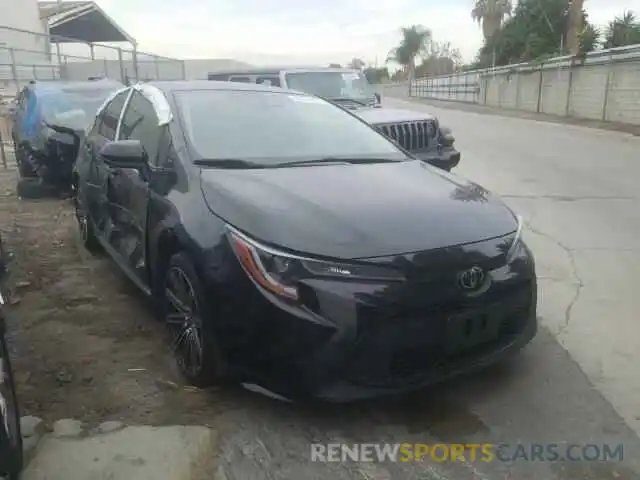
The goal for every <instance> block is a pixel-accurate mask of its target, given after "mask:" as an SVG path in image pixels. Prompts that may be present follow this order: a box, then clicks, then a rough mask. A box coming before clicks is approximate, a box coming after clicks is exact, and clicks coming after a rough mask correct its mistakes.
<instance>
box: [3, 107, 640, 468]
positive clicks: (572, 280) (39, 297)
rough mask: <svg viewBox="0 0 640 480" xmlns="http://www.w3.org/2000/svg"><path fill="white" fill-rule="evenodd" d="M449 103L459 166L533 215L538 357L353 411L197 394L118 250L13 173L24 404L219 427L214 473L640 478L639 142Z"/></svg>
mask: <svg viewBox="0 0 640 480" xmlns="http://www.w3.org/2000/svg"><path fill="white" fill-rule="evenodd" d="M389 103H390V105H395V106H401V107H403V108H416V109H420V110H427V111H435V110H434V109H433V108H430V107H428V106H425V105H423V104H413V103H410V102H406V101H396V100H390V101H389ZM435 113H437V114H438V116H439V117H440V118H441V121H442V123H445V124H446V125H447V126H449V127H451V128H452V129H453V131H454V133H455V134H456V137H457V143H458V146H459V149H460V150H461V151H462V153H463V160H462V164H461V167H460V169H459V173H461V174H463V175H464V176H466V177H468V178H470V179H472V180H475V181H478V182H479V183H482V184H483V185H485V186H487V187H489V188H491V189H493V190H495V191H496V192H497V193H499V194H501V195H503V197H504V198H505V200H506V201H507V202H508V203H509V204H510V205H512V206H513V207H514V208H515V209H516V210H518V211H519V212H520V213H521V214H523V215H524V217H525V219H526V221H527V223H528V225H529V229H528V231H527V239H528V241H529V242H530V244H531V246H532V247H533V250H534V253H535V254H536V257H537V260H538V268H539V271H538V274H539V277H540V285H541V287H540V288H541V298H540V300H539V301H540V307H539V308H540V311H539V313H540V315H541V322H542V325H543V328H542V330H541V332H540V334H539V335H538V337H537V338H536V339H535V340H534V342H533V343H532V344H531V345H530V346H529V347H528V348H527V349H525V351H524V352H523V353H522V355H520V356H519V357H517V358H515V359H514V360H513V361H511V362H509V363H506V364H501V365H497V366H495V367H493V368H490V369H488V370H486V371H483V372H481V373H480V374H476V375H474V376H471V377H463V378H458V379H455V380H453V381H450V382H447V383H445V384H442V385H438V386H435V387H432V388H429V389H427V390H424V391H421V392H417V393H416V394H413V395H410V396H406V397H401V398H394V399H386V400H378V401H370V402H365V403H359V404H355V405H327V404H311V403H306V404H289V403H284V402H279V401H276V400H272V399H270V398H267V397H263V396H260V395H257V394H254V393H251V392H247V391H245V390H243V389H241V388H231V387H225V388H220V389H212V390H206V391H200V390H195V389H192V388H189V387H186V386H184V385H183V384H182V383H181V379H180V378H179V376H178V375H177V372H176V370H175V368H174V366H173V364H172V361H171V356H170V354H169V348H168V342H167V339H166V338H165V335H164V330H163V328H162V326H161V325H160V324H158V323H157V322H156V321H155V320H154V319H153V317H152V315H151V313H150V309H149V308H148V307H147V305H146V304H145V301H144V299H143V298H142V297H141V296H140V295H138V294H137V293H136V291H135V288H134V287H133V286H131V285H130V284H129V282H128V281H127V280H126V279H125V278H124V276H122V275H121V274H120V273H119V272H118V271H117V269H116V267H115V266H113V265H112V264H111V262H110V261H109V260H107V259H106V258H102V257H92V256H90V255H89V254H87V253H86V252H84V251H83V250H82V249H81V248H80V247H79V242H78V240H77V236H76V229H75V224H74V219H73V216H72V209H71V205H70V204H69V202H68V201H64V200H42V201H26V200H18V199H17V198H16V197H15V194H14V192H15V178H16V172H15V171H13V170H9V171H4V172H1V173H0V228H1V229H2V235H3V237H4V238H6V240H7V244H8V247H9V249H10V250H11V251H12V252H13V253H14V255H15V260H14V262H13V263H12V265H11V270H12V273H11V282H12V284H13V285H14V292H15V294H14V297H13V301H14V305H13V308H12V313H13V315H12V317H11V323H10V329H11V331H12V335H11V345H12V348H13V350H14V355H15V362H14V363H15V365H14V367H15V369H16V377H17V382H18V385H17V387H18V393H19V396H20V400H21V404H22V410H23V414H30V415H36V416H40V417H42V418H44V419H45V420H46V421H47V422H54V421H55V420H58V419H60V418H75V419H78V420H81V421H83V422H85V424H86V425H88V426H89V427H91V426H96V425H98V424H99V423H101V422H104V421H106V420H117V421H122V422H124V423H126V424H130V425H153V426H165V425H204V426H209V427H211V428H212V429H213V430H215V432H216V435H215V438H216V441H215V442H213V443H212V445H211V446H210V449H211V452H210V463H209V464H208V465H207V466H206V468H204V467H203V468H204V470H203V472H202V477H201V478H203V479H204V478H212V476H213V478H216V479H227V480H252V479H256V480H258V479H269V480H280V479H283V480H284V479H287V480H288V479H292V480H306V479H327V478H331V479H363V480H386V479H416V480H417V479H434V480H442V479H444V480H466V479H474V480H475V479H479V480H498V479H500V480H503V479H514V480H528V479H535V480H538V479H540V480H574V479H575V480H578V479H580V480H589V479H593V480H609V479H611V480H614V479H615V480H627V479H637V478H640V460H639V459H640V455H639V454H640V440H639V439H638V435H637V431H638V429H639V425H640V410H639V408H640V390H638V389H639V387H640V376H639V375H638V374H637V365H638V364H640V362H639V361H638V360H640V358H639V355H640V353H638V352H640V348H638V347H639V346H640V345H639V344H638V341H639V340H638V338H639V337H638V335H637V331H638V329H637V318H638V317H637V315H635V316H634V313H633V312H634V308H635V307H637V305H638V296H637V295H636V296H635V297H634V295H633V293H634V288H635V292H637V278H640V256H639V255H638V249H639V248H640V247H639V246H638V243H637V238H638V234H639V233H640V216H638V214H637V211H638V210H637V209H636V207H638V188H637V178H639V175H638V174H640V172H639V170H640V167H638V163H637V162H636V161H635V160H636V158H635V157H634V155H635V156H637V152H638V151H639V149H638V147H640V140H639V139H636V138H633V137H630V136H627V135H623V134H617V133H612V132H603V131H599V130H592V129H585V128H579V127H569V126H563V125H550V124H545V123H540V122H534V121H531V120H519V119H513V118H503V117H496V116H486V115H479V114H474V113H467V112H458V111H455V110H437V111H435ZM634 429H635V430H636V431H634ZM313 442H321V443H337V442H345V443H356V442H365V443H383V442H389V443H427V444H434V443H463V444H465V443H467V444H468V443H475V444H478V443H496V444H497V443H504V442H507V443H510V444H516V443H520V444H526V445H530V444H532V443H536V444H547V443H558V444H561V445H563V444H571V443H573V444H583V445H584V444H597V445H603V444H610V445H618V444H623V445H624V460H623V461H622V462H544V461H537V462H527V461H524V460H522V459H520V460H518V461H516V462H515V463H514V464H506V463H503V462H497V461H496V462H492V463H483V462H473V461H469V460H465V461H461V460H459V461H457V462H437V461H434V460H433V459H424V460H423V461H421V462H408V463H381V464H379V463H367V462H353V461H348V462H344V463H321V462H315V463H314V462H311V461H310V457H311V456H310V452H311V447H310V445H311V443H313ZM60 461H61V462H63V461H64V459H60ZM198 478H200V477H198Z"/></svg>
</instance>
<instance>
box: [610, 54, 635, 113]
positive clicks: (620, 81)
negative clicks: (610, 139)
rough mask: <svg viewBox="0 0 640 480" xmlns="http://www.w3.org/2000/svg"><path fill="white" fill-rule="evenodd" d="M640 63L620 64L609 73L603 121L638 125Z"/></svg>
mask: <svg viewBox="0 0 640 480" xmlns="http://www.w3.org/2000/svg"><path fill="white" fill-rule="evenodd" d="M639 84H640V62H634V63H631V62H630V63H621V64H618V65H615V66H614V68H613V69H612V71H611V78H610V82H609V90H608V95H607V104H606V108H605V120H607V121H611V122H623V123H631V124H634V125H640V85H639Z"/></svg>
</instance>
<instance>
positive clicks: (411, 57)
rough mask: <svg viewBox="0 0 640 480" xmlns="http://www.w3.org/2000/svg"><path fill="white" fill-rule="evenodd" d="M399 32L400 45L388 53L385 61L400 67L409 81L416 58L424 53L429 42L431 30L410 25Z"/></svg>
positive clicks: (414, 68)
mask: <svg viewBox="0 0 640 480" xmlns="http://www.w3.org/2000/svg"><path fill="white" fill-rule="evenodd" d="M401 32H402V40H401V41H400V45H398V46H397V47H396V48H394V49H393V50H391V52H389V56H388V57H387V61H388V62H396V63H398V64H400V65H402V67H403V70H404V71H405V73H407V74H408V75H409V78H410V79H411V78H413V74H414V72H415V70H416V57H417V56H418V55H421V54H423V53H425V52H426V51H427V49H428V45H429V43H430V42H431V30H429V29H428V28H425V27H424V26H422V25H411V26H410V27H402V29H401Z"/></svg>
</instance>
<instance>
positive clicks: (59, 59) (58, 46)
mask: <svg viewBox="0 0 640 480" xmlns="http://www.w3.org/2000/svg"><path fill="white" fill-rule="evenodd" d="M56 56H57V57H58V65H60V64H61V63H62V58H61V54H60V43H59V42H56Z"/></svg>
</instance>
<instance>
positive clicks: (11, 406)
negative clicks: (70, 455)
mask: <svg viewBox="0 0 640 480" xmlns="http://www.w3.org/2000/svg"><path fill="white" fill-rule="evenodd" d="M0 453H2V455H1V457H2V458H1V459H0V477H2V476H3V475H4V476H6V477H7V478H8V480H18V476H19V473H20V471H21V470H22V465H23V455H22V435H21V433H20V413H19V411H18V401H17V399H16V391H15V384H14V381H13V375H12V372H11V363H10V361H9V349H8V348H7V343H6V341H5V339H4V337H0Z"/></svg>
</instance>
